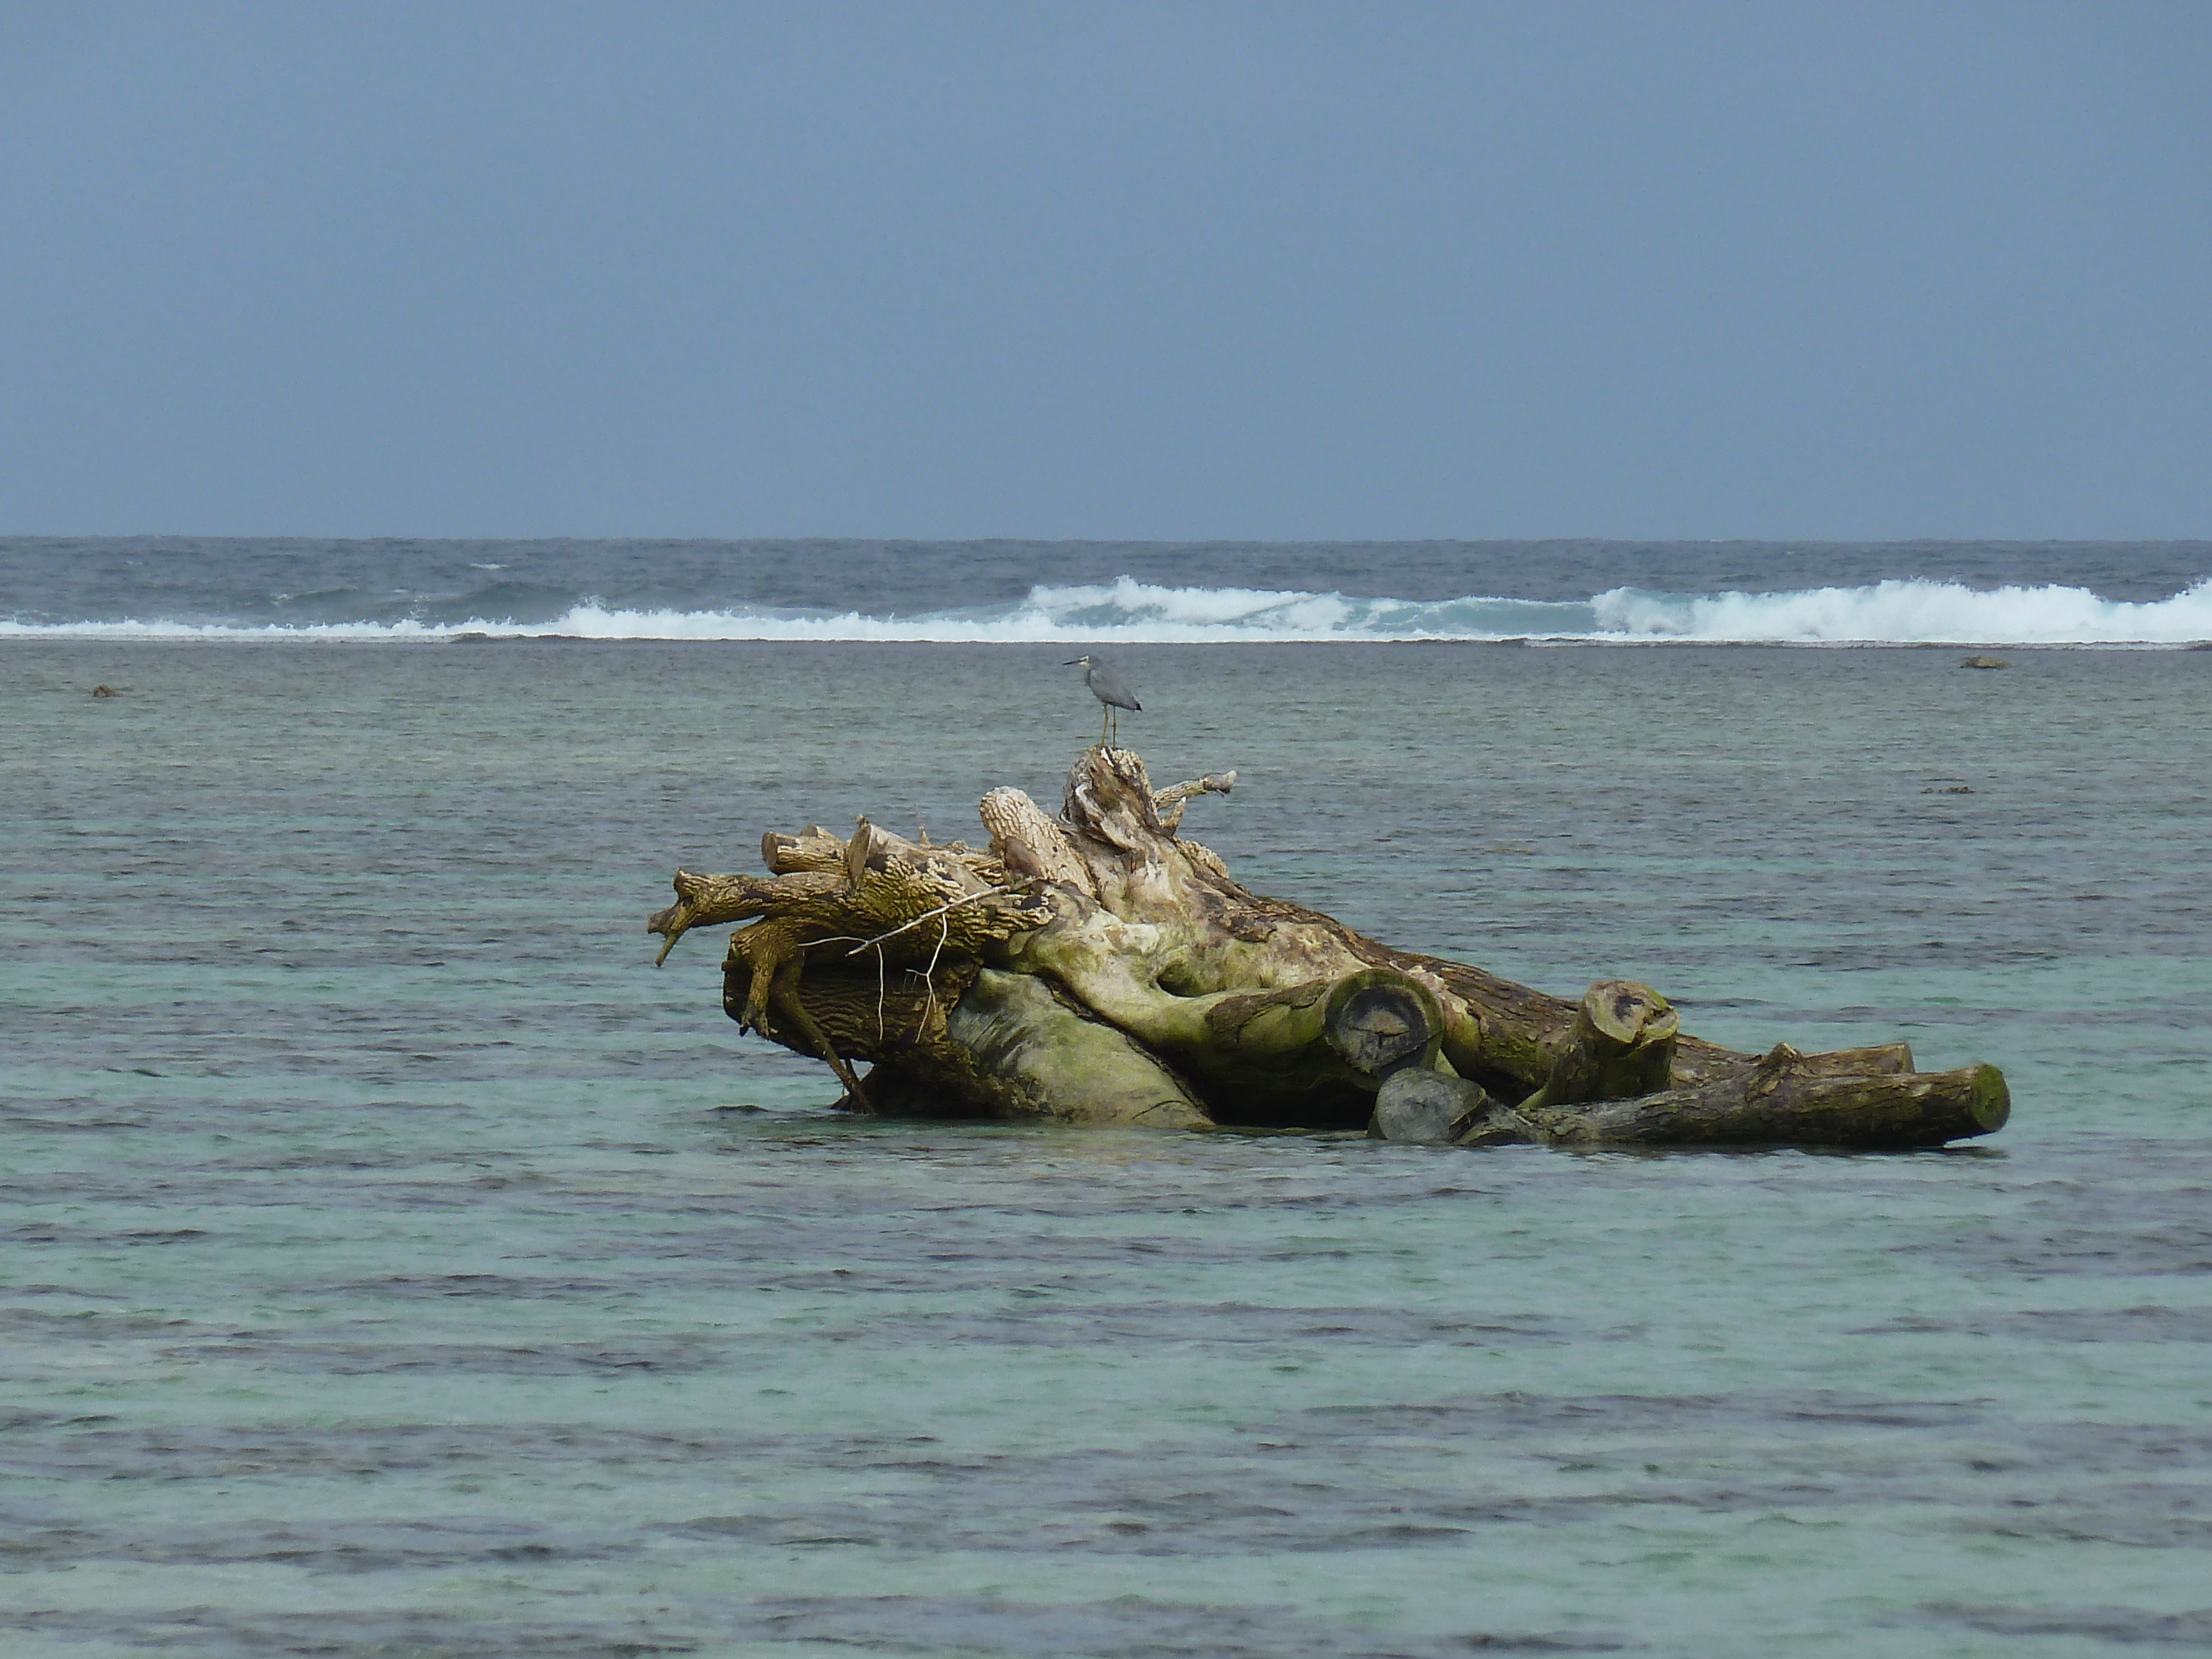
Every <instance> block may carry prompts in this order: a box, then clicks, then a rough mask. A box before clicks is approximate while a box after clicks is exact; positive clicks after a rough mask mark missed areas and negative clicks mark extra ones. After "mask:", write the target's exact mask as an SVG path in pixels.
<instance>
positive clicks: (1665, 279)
mask: <svg viewBox="0 0 2212 1659" xmlns="http://www.w3.org/2000/svg"><path fill="white" fill-rule="evenodd" d="M0 532H18V533H22V532H55V533H68V532H201V533H226V532H228V533H237V534H259V533H302V534H307V533H321V534H334V535H376V534H395V535H497V534H518V535H521V534H572V535H619V534H663V535H696V536H744V535H770V534H801V533H817V534H877V535H910V536H917V537H940V536H963V537H964V536H986V535H994V534H1003V535H1020V536H1044V537H1077V536H1097V537H1175V538H1181V537H1209V536H1236V537H1261V538H1328V537H1368V536H1387V537H1431V536H1434V537H1486V536H1543V535H1619V536H1654V537H1658V536H1664V537H1705V536H1712V537H1733V536H1782V537H1806V538H1816V537H1826V538H1890V537H1908V536H1922V535H1947V536H1972V535H1992V536H2029V537H2053V538H2076V537H2106V536H2110V537H2179V536H2203V535H2207V534H2212V5H2205V4H2201V3H2190V4H2175V5H2167V6H2158V5H2131V4H2124V3H2112V0H2100V3H2093V4H2083V5H2039V4H2033V3H2021V0H2008V3H2002V4H1996V5H1984V4H1971V3H1945V4H1928V3H1912V4H1907V5H1897V6H1891V5H1884V4H1880V3H1866V0H1860V3H1851V4H1847V5H1790V4H1765V5H1711V4H1695V3H1682V0H1675V3H1668V4H1663V5H1651V6H1635V5H1612V4H1609V5H1601V6H1579V5H1573V4H1565V3H1543V4H1538V3H1527V4H1516V5H1510V6H1492V5H1482V4H1473V3H1462V4H1454V5H1446V6H1426V5H1396V6H1394V5H1382V4H1358V5H1340V6H1322V7H1314V6H1304V5H1291V4H1285V3H1275V4H1267V5H1233V6H1220V5H1206V4H1195V3H1191V0H1179V3H1175V4H1171V5H1164V6H1149V5H1138V4H1128V3H1115V4H1085V5H1007V6H966V5H942V4H920V3H900V4H893V5H883V6H876V5H836V4H819V3H817V4H804V5H793V6H771V7H755V6H744V5H734V4H721V5H709V6H689V5H662V6H653V5H644V4H639V3H623V4H607V5H599V6H562V5H554V4H548V3H542V0H540V3H532V4H527V5H517V6H506V5H491V4H476V5H471V4H465V3H453V0H442V3H439V4H435V5H423V6H415V5H406V4H398V3H388V0H387V3H378V4H374V5H357V6H342V5H332V4H297V3H283V4H276V5H225V4H213V3H192V4H169V5H160V6H102V5H98V4H88V3H83V0H71V3H65V4H55V5H51V6H47V5H35V4H23V3H14V0H9V3H4V4H0Z"/></svg>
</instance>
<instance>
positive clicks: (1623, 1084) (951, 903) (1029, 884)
mask: <svg viewBox="0 0 2212 1659" xmlns="http://www.w3.org/2000/svg"><path fill="white" fill-rule="evenodd" d="M1236 776H1237V775H1236V774H1235V773H1233V772H1230V773H1225V774H1222V775H1218V776H1215V775H1209V776H1206V777H1203V778H1199V779H1194V780H1193V781H1189V782H1188V783H1179V784H1175V785H1171V786H1170V787H1167V788H1164V789H1160V790H1155V789H1154V788H1153V787H1152V783H1151V781H1150V779H1149V778H1148V777H1147V776H1146V771H1145V767H1144V763H1143V762H1142V761H1141V760H1140V759H1139V758H1138V757H1137V756H1136V755H1135V754H1133V753H1132V752H1131V751H1129V750H1124V749H1116V748H1109V747H1106V746H1104V745H1100V746H1097V747H1094V748H1092V749H1091V750H1086V751H1085V754H1084V755H1083V756H1082V757H1081V758H1080V759H1079V760H1078V761H1077V763H1075V765H1074V767H1073V769H1071V770H1070V771H1069V774H1068V777H1067V781H1066V787H1065V790H1064V791H1063V793H1062V797H1061V801H1060V811H1059V813H1058V814H1057V815H1054V814H1048V813H1047V812H1046V811H1044V809H1043V808H1042V807H1041V806H1039V805H1037V804H1036V801H1035V800H1033V799H1031V798H1030V796H1028V795H1027V794H1025V793H1023V792H1022V791H1020V790H1018V789H1012V788H1001V789H994V790H993V791H992V792H991V793H989V794H988V795H987V796H986V797H985V798H984V799H983V801H982V803H981V809H980V812H981V818H982V820H983V823H984V827H985V828H986V829H987V830H988V831H989V834H990V841H989V843H988V845H987V847H984V848H969V847H967V846H966V845H964V844H963V843H961V842H952V843H951V844H950V845H946V846H933V845H931V844H930V843H929V842H928V840H927V837H926V836H925V837H923V838H922V839H921V841H919V842H909V841H908V840H906V839H905V838H903V837H902V836H896V835H893V834H890V833H889V832H887V831H885V830H884V829H881V828H880V827H878V826H877V825H875V824H872V823H870V822H869V821H868V820H867V819H866V818H862V819H861V820H860V822H859V823H858V825H857V826H856V828H855V829H854V833H853V835H851V836H848V837H843V836H836V835H835V834H832V833H831V832H830V831H829V830H826V829H822V828H820V827H819V826H818V825H809V826H808V827H807V828H806V829H804V830H802V831H801V832H799V834H797V835H786V834H781V833H778V832H775V831H770V832H769V834H768V835H767V836H764V837H763V840H762V843H761V855H762V861H763V863H764V864H765V865H766V866H768V869H769V874H768V875H767V876H764V877H762V876H744V875H702V874H700V873H697V872H692V871H689V870H679V871H678V872H677V874H676V880H675V887H676V902H675V903H673V904H671V905H670V906H669V907H668V908H666V909H664V910H662V911H660V912H659V914H658V915H655V916H653V919H652V920H651V921H649V922H648V923H647V927H648V928H649V929H650V931H652V932H653V933H658V934H659V935H661V936H662V939H663V940H664V943H663V945H662V947H661V951H660V957H661V959H663V960H665V958H666V957H667V955H668V952H669V951H670V950H671V949H672V948H673V947H674V945H675V944H676V942H677V941H678V939H681V938H682V937H683V935H684V933H686V932H688V931H690V929H692V928H695V927H708V926H718V925H726V924H730V923H743V924H744V925H743V926H740V927H738V928H737V930H736V931H735V932H734V933H732V935H731V938H730V945H729V951H728V954H727V957H726V960H725V962H724V964H723V967H724V991H723V1006H724V1007H725V1009H726V1011H727V1012H728V1013H729V1014H730V1017H731V1018H733V1019H735V1020H737V1021H738V1024H740V1026H741V1027H744V1028H745V1029H749V1030H754V1031H757V1032H758V1033H760V1034H761V1035H762V1036H766V1037H768V1038H769V1040H770V1041H772V1042H779V1043H781V1044H783V1045H784V1046H785V1047H787V1048H793V1049H795V1050H797V1051H798V1052H799V1053H803V1054H811V1055H813V1056H815V1057H817V1058H818V1059H820V1060H823V1063H824V1064H826V1065H828V1066H829V1067H830V1068H831V1069H832V1070H833V1071H834V1072H835V1073H836V1076H837V1078H838V1079H839V1081H840V1083H841V1084H842V1085H843V1087H844V1089H845V1092H846V1097H847V1103H848V1104H849V1105H851V1106H852V1107H854V1109H860V1110H863V1111H872V1112H878V1113H893V1112H896V1113H913V1114H923V1115H981V1116H993V1117H1013V1118H1019V1117H1035V1118H1040V1119H1054V1120H1059V1121H1066V1122H1074V1123H1125V1124H1144V1125H1157V1126H1162V1127H1182V1128H1204V1127H1222V1126H1241V1127H1275V1128H1287V1127H1302V1128H1321V1129H1352V1130H1358V1129H1362V1128H1364V1129H1366V1130H1368V1131H1369V1132H1370V1133H1375V1134H1379V1135H1381V1136H1383V1137H1384V1138H1386V1139H1404V1140H1416V1141H1446V1140H1449V1141H1457V1142H1459V1143H1461V1144H1462V1145H1469V1146H1488V1145H1497V1144H1500V1143H1504V1142H1509V1141H1527V1142H1534V1143H1537V1144H1542V1145H1552V1146H1606V1145H1661V1144H1677V1145H1679V1144H1711V1145H1741V1144H1752V1143H1759V1144H1785V1145H1796V1146H1931V1145H1938V1144H1941V1143H1942V1142H1944V1141H1947V1140H1951V1139H1961V1138H1965V1137H1968V1136H1972V1135H1978V1134H1986V1133H1990V1132H1991V1131H1992V1130H1994V1129H1996V1127H2000V1126H2001V1125H2002V1122H2003V1121H2004V1115H2005V1112H2006V1110H2007V1107H2008V1102H2007V1097H2006V1095H2005V1091H2004V1083H2003V1079H2002V1076H2001V1075H1999V1074H1998V1073H1997V1072H1996V1070H1995V1068H1994V1067H1990V1066H1982V1067H1978V1068H1968V1069H1967V1070H1966V1071H1965V1072H1960V1073H1929V1074H1923V1073H1914V1072H1913V1071H1912V1070H1911V1052H1910V1051H1909V1050H1907V1049H1905V1048H1904V1046H1903V1045H1902V1044H1893V1045H1889V1046H1887V1047H1885V1048H1870V1049H1857V1050H1851V1051H1849V1052H1848V1053H1846V1054H1835V1055H1818V1054H1814V1055H1806V1054H1798V1053H1797V1052H1796V1050H1795V1049H1792V1048H1787V1047H1786V1046H1784V1047H1781V1048H1776V1049H1774V1050H1773V1051H1772V1052H1771V1053H1770V1054H1766V1055H1765V1056H1753V1055H1751V1054H1740V1053H1737V1052H1735V1051H1733V1050H1731V1049H1728V1048H1722V1047H1720V1046H1718V1045H1717V1044H1714V1043H1711V1042H1705V1041H1703V1040H1701V1039H1699V1038H1697V1037H1695V1036H1690V1035H1689V1034H1687V1033H1686V1032H1683V1031H1681V1030H1680V1029H1679V1023H1678V1019H1677V1016H1676V1013H1675V1011H1674V1008H1673V1007H1672V1006H1671V1005H1670V1004H1669V1003H1668V1000H1667V999H1666V998H1664V997H1663V996H1662V995H1661V994H1659V993H1658V992H1656V991H1655V990H1653V989H1652V988H1651V987H1648V986H1644V985H1639V984H1636V983H1634V982H1632V981H1621V980H1606V981H1600V982H1599V983H1597V984H1595V985H1593V986H1592V987H1590V988H1589V991H1588V992H1587V993H1585V994H1584V995H1583V997H1582V998H1580V999H1579V1000H1567V999H1564V998H1559V997H1553V996H1549V995H1547V994H1544V993H1542V992H1539V991H1535V990H1532V989H1530V988H1529V987H1526V986H1522V985H1516V984H1515V983H1514V982H1512V981H1510V980H1506V979H1503V978H1500V977H1498V975H1493V974H1490V973H1487V972H1486V971H1484V970H1483V969H1479V968H1474V967H1470V966H1468V965H1466V964H1464V963H1454V962H1446V961H1443V960H1441V959H1438V958H1435V957H1423V956H1418V955H1414V954H1413V953H1411V952H1408V951H1398V950H1394V949H1392V948H1391V947H1389V946H1388V945H1383V944H1380V943H1378V942H1376V941H1375V940H1373V939H1367V938H1365V937H1364V936H1363V935H1362V934H1359V933H1356V932H1354V931H1353V930H1352V929H1351V928H1349V927H1345V926H1344V925H1343V924H1342V923H1341V922H1340V921H1336V920H1335V919H1334V917H1331V916H1328V915H1323V914H1322V913H1321V912H1319V911H1316V910H1310V909H1307V908H1304V907H1303V906H1300V905H1297V904H1292V903H1289V902H1285V901H1283V900H1279V899H1272V898H1266V897H1262V896H1260V895H1257V894H1255V893H1252V892H1250V891H1249V890H1246V889H1245V888H1244V887H1243V886H1242V885H1240V884H1238V883H1237V881H1236V880H1235V879H1234V878H1232V877H1231V875H1230V873H1229V870H1228V868H1227V866H1226V865H1225V864H1224V862H1223V861H1222V860H1221V859H1220V858H1219V857H1218V856H1217V855H1216V854H1214V853H1212V851H1211V850H1210V849H1208V848H1206V847H1204V846H1203V845H1201V844H1200V843H1199V842H1194V841H1191V840H1188V839H1187V838H1185V837H1184V836H1182V834H1181V826H1182V818H1183V815H1184V812H1185V811H1186V810H1187V809H1188V806H1189V805H1190V804H1191V803H1192V802H1193V801H1194V800H1197V799H1201V798H1203V797H1205V796H1208V795H1214V794H1222V795H1225V794H1227V793H1230V791H1231V788H1232V787H1233V786H1234V785H1235V782H1236ZM862 1064H866V1066H868V1067H869V1070H868V1071H867V1073H866V1076H865V1077H863V1076H862V1075H861V1074H860V1071H859V1070H858V1067H859V1066H860V1065H862Z"/></svg>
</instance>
